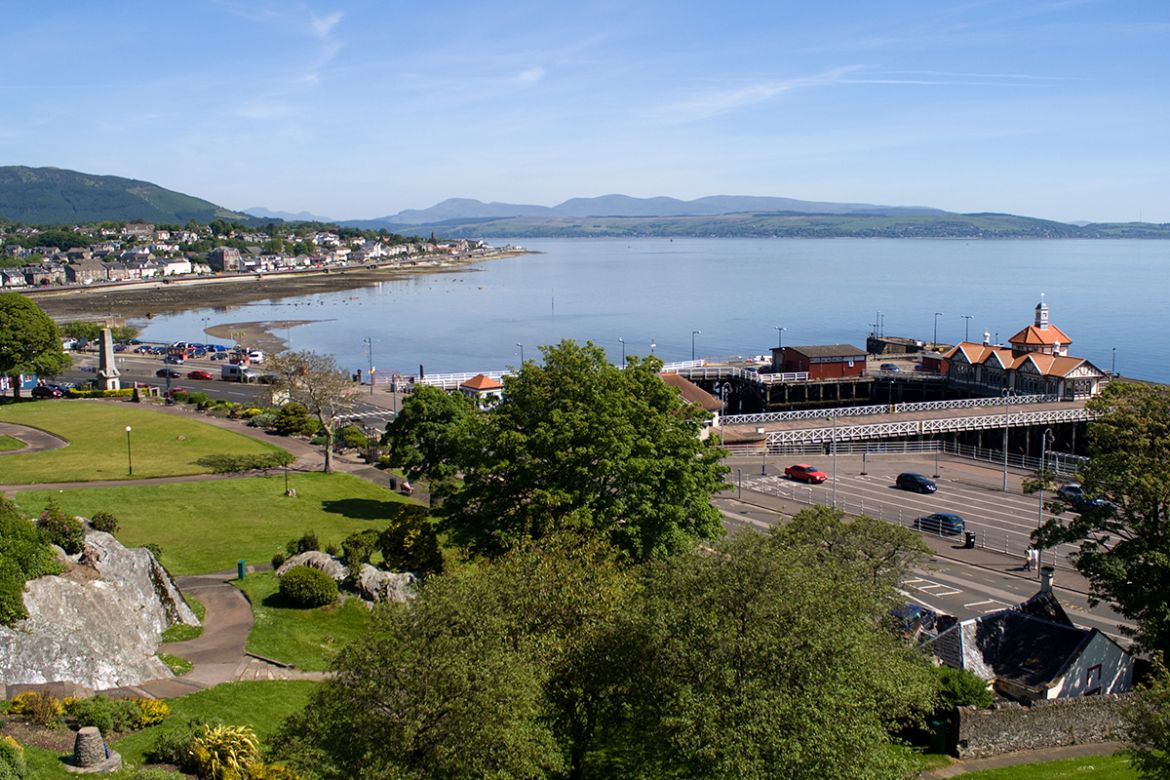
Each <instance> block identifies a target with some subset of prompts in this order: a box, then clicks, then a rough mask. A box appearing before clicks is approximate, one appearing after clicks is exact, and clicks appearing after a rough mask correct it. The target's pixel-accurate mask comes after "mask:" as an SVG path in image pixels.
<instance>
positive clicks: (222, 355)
mask: <svg viewBox="0 0 1170 780" xmlns="http://www.w3.org/2000/svg"><path fill="white" fill-rule="evenodd" d="M228 357H229V354H228V353H227V352H213V353H212V355H211V359H212V360H227V359H228Z"/></svg>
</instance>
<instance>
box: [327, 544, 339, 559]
mask: <svg viewBox="0 0 1170 780" xmlns="http://www.w3.org/2000/svg"><path fill="white" fill-rule="evenodd" d="M339 552H341V551H340V550H338V549H337V545H336V544H333V543H332V542H330V543H329V544H327V545H325V554H326V555H332V556H333V557H334V558H336V557H337V554H338V553H339Z"/></svg>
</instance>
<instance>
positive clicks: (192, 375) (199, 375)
mask: <svg viewBox="0 0 1170 780" xmlns="http://www.w3.org/2000/svg"><path fill="white" fill-rule="evenodd" d="M187 378H188V379H215V377H213V376H212V375H211V372H210V371H204V370H203V369H202V368H197V369H195V370H194V371H188V372H187Z"/></svg>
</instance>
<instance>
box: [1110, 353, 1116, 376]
mask: <svg viewBox="0 0 1170 780" xmlns="http://www.w3.org/2000/svg"><path fill="white" fill-rule="evenodd" d="M1111 349H1112V352H1113V362H1112V363H1111V364H1110V366H1109V376H1110V378H1112V377H1115V376H1117V347H1112V348H1111Z"/></svg>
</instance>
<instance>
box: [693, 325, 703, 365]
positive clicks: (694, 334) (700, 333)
mask: <svg viewBox="0 0 1170 780" xmlns="http://www.w3.org/2000/svg"><path fill="white" fill-rule="evenodd" d="M702 334H703V331H701V330H692V331H691V361H692V362H693V361H694V359H695V336H701V335H702Z"/></svg>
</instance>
